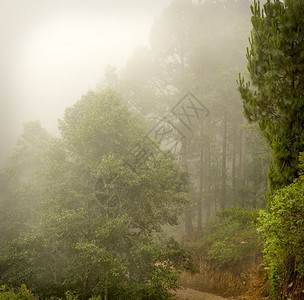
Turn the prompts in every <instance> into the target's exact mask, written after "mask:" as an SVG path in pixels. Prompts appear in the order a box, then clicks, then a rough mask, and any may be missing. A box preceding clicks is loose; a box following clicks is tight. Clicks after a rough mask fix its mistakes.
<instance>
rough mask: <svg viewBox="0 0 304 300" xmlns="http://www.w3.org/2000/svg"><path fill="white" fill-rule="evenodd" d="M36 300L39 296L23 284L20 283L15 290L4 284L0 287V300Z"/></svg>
mask: <svg viewBox="0 0 304 300" xmlns="http://www.w3.org/2000/svg"><path fill="white" fill-rule="evenodd" d="M20 299H22V300H38V299H39V298H38V297H36V296H34V295H33V294H32V292H31V291H30V290H28V289H27V288H26V285H25V284H21V287H20V288H19V289H17V290H14V289H10V288H8V287H7V286H6V285H2V286H1V287H0V300H20Z"/></svg>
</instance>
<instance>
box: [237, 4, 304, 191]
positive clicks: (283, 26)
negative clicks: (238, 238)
mask: <svg viewBox="0 0 304 300" xmlns="http://www.w3.org/2000/svg"><path fill="white" fill-rule="evenodd" d="M251 10H252V14H253V16H252V19H251V21H252V25H253V29H252V32H251V38H249V42H250V47H249V48H247V59H248V71H249V74H250V80H249V81H248V82H245V80H244V78H242V77H241V76H240V79H239V91H240V93H241V97H242V99H243V105H244V111H245V114H246V116H247V118H248V119H249V120H251V121H258V122H259V125H260V129H261V131H262V132H263V134H264V136H265V137H266V139H267V140H268V142H269V144H270V147H271V151H272V156H273V163H272V165H271V167H270V171H269V180H270V186H271V188H272V189H273V190H274V189H277V188H280V187H283V186H284V185H286V184H289V183H291V182H292V181H293V179H294V178H296V177H298V164H299V162H298V155H299V152H302V151H304V131H303V128H304V18H303V16H304V1H303V0H285V1H284V2H282V1H279V0H274V1H268V2H267V3H266V4H265V5H264V6H263V8H261V5H260V3H259V2H256V1H255V3H254V5H253V6H252V7H251Z"/></svg>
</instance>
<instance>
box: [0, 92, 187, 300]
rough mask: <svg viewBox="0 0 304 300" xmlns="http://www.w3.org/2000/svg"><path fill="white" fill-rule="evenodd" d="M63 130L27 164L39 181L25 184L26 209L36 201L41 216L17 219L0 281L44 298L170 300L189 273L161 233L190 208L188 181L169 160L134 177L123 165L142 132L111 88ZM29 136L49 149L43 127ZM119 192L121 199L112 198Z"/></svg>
mask: <svg viewBox="0 0 304 300" xmlns="http://www.w3.org/2000/svg"><path fill="white" fill-rule="evenodd" d="M60 129H61V134H62V139H55V138H53V139H50V140H48V142H47V148H46V149H44V150H45V151H44V153H43V155H41V157H38V156H37V153H36V159H37V163H38V160H39V164H36V161H34V160H33V161H32V160H31V159H33V157H31V156H29V157H24V162H25V164H28V165H29V166H30V169H31V170H32V171H33V172H38V173H37V174H39V176H37V177H35V178H34V177H33V178H31V179H32V180H31V181H30V182H28V187H29V189H30V190H31V191H32V194H31V198H30V199H28V197H26V199H23V202H22V204H20V206H21V205H22V207H26V206H27V205H29V204H30V200H33V199H35V201H36V206H35V207H37V206H38V207H39V209H38V210H37V211H35V213H36V216H35V222H32V221H31V222H30V223H29V226H28V229H27V230H19V229H20V227H22V224H21V223H22V222H20V223H19V222H16V224H15V228H14V236H13V238H14V239H12V238H11V237H7V238H6V243H5V244H3V245H1V248H0V251H1V252H0V269H1V276H0V283H1V284H8V285H11V286H20V284H22V283H25V284H26V285H27V286H28V287H29V288H31V289H32V290H33V291H34V292H35V293H37V294H38V295H41V296H43V297H52V296H56V297H62V296H63V295H64V293H65V292H66V291H68V290H69V291H73V292H75V293H76V294H78V295H79V297H80V298H81V299H88V298H89V297H91V296H93V295H96V296H98V295H101V296H102V297H103V298H104V299H162V298H167V297H168V296H169V294H170V290H171V289H174V288H176V287H177V286H178V281H177V280H178V274H179V272H180V270H181V269H183V268H184V267H186V268H187V267H188V266H189V256H188V254H187V253H186V252H185V251H184V250H182V249H181V248H180V246H179V244H178V243H177V242H175V241H174V240H172V239H170V240H168V239H166V238H164V237H163V236H162V234H161V232H162V230H161V226H162V225H165V224H171V225H173V224H176V222H177V220H178V215H179V214H180V213H181V211H182V208H183V207H184V206H185V205H186V204H187V202H188V198H189V196H188V183H187V176H186V174H185V173H183V172H181V171H180V170H179V169H178V167H177V166H176V164H175V163H174V161H173V159H172V157H170V155H169V154H168V155H164V154H162V153H159V155H158V156H157V157H154V158H153V159H152V157H151V158H150V159H149V158H147V160H146V161H145V162H144V166H139V167H138V169H136V170H135V171H134V170H132V169H131V168H130V167H129V166H128V165H127V164H126V162H125V161H126V160H127V159H128V151H130V150H132V147H134V145H135V143H136V142H138V140H140V139H142V138H143V137H144V134H145V130H144V129H143V128H142V127H141V126H140V125H139V121H138V118H137V117H136V116H135V114H134V113H131V112H130V111H129V110H128V108H127V106H126V105H124V104H123V103H122V101H121V99H120V98H119V97H118V96H117V95H116V94H115V93H113V92H111V91H106V92H103V93H94V92H89V93H88V94H87V95H85V96H84V97H83V98H82V99H81V100H80V101H79V102H77V103H76V104H75V105H74V106H73V107H70V108H68V109H66V112H65V115H64V118H63V120H62V121H60ZM30 133H31V135H30V137H31V139H33V140H34V141H39V143H43V141H42V140H41V139H40V138H41V135H42V133H43V131H42V130H41V132H40V131H38V130H32V131H30ZM26 136H27V137H28V136H29V135H24V137H26ZM146 139H147V137H146ZM23 140H24V139H22V141H23ZM26 140H27V139H26ZM39 143H38V144H39ZM149 145H153V143H152V141H151V144H149ZM150 147H152V146H150ZM153 149H154V148H153ZM150 150H151V151H153V150H152V148H151V149H150ZM28 159H29V160H28ZM17 162H18V161H14V160H12V162H11V164H13V163H17ZM3 178H4V180H9V179H10V175H9V174H4V175H3ZM113 178H114V179H115V182H113ZM97 183H99V184H101V186H100V188H99V191H100V192H101V193H100V194H98V193H97V187H96V186H97V185H98V184H97ZM17 186H18V183H17ZM117 187H122V188H123V192H124V193H123V194H119V193H114V194H112V192H113V191H116V188H117ZM8 190H9V191H12V190H13V189H12V188H11V187H8ZM7 197H8V199H7V201H12V199H13V198H11V196H10V193H8V194H7ZM1 200H2V199H1ZM4 200H5V199H4ZM1 205H5V202H3V201H1ZM33 208H34V207H33ZM27 213H28V211H27V210H25V211H24V212H20V214H19V215H18V216H20V217H21V218H23V217H26V218H27V217H28V215H27ZM15 216H17V215H16V214H14V212H12V217H15ZM2 221H3V222H2V224H1V225H2V226H7V225H8V224H9V223H10V220H2ZM22 221H23V220H22ZM18 230H19V231H18Z"/></svg>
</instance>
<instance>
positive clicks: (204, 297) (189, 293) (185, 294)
mask: <svg viewBox="0 0 304 300" xmlns="http://www.w3.org/2000/svg"><path fill="white" fill-rule="evenodd" d="M225 299H228V298H223V297H220V296H217V295H214V294H209V293H204V292H201V291H196V290H192V289H188V288H187V289H181V290H177V291H176V295H175V296H174V297H173V298H172V300H225Z"/></svg>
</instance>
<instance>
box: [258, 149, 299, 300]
mask: <svg viewBox="0 0 304 300" xmlns="http://www.w3.org/2000/svg"><path fill="white" fill-rule="evenodd" d="M300 159H301V165H302V166H303V162H304V160H303V154H302V155H301V158H300ZM303 195H304V176H303V174H302V175H301V176H300V177H299V178H298V179H296V180H295V181H294V183H292V184H290V185H288V186H286V187H284V188H282V189H280V190H278V191H277V192H276V193H274V194H273V195H271V196H270V198H269V205H268V209H267V210H266V211H261V212H260V214H259V217H258V230H259V231H260V233H261V234H262V237H263V239H264V241H265V249H264V254H265V258H266V261H267V263H268V265H269V277H270V282H271V286H272V292H273V297H274V299H282V298H280V297H283V299H285V298H284V297H285V294H286V295H288V294H291V295H292V294H293V292H292V291H294V290H295V289H299V286H300V287H301V291H302V290H303V279H304V256H303V253H304V236H303V232H304V197H303ZM293 296H294V297H295V298H294V299H300V298H296V297H300V295H295V294H293ZM286 297H287V296H286Z"/></svg>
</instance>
